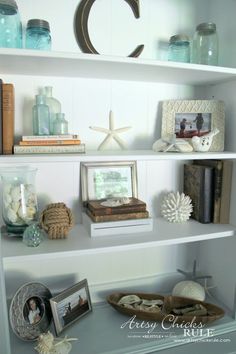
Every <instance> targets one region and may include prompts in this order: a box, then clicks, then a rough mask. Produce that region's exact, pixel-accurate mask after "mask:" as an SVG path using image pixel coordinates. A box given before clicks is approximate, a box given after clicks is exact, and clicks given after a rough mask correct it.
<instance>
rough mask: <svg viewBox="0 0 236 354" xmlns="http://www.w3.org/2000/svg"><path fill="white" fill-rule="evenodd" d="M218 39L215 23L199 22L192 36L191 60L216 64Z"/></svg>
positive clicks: (196, 62)
mask: <svg viewBox="0 0 236 354" xmlns="http://www.w3.org/2000/svg"><path fill="white" fill-rule="evenodd" d="M218 52H219V41H218V35H217V32H216V25H215V23H212V22H208V23H201V24H200V25H198V26H197V28H196V32H195V35H194V38H193V46H192V55H191V62H192V63H195V64H205V65H218Z"/></svg>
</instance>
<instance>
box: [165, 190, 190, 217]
mask: <svg viewBox="0 0 236 354" xmlns="http://www.w3.org/2000/svg"><path fill="white" fill-rule="evenodd" d="M192 211H193V207H192V200H191V199H190V197H189V196H187V195H185V194H184V193H181V194H180V193H179V192H177V193H168V194H167V195H165V197H164V199H163V201H162V204H161V215H162V216H163V217H164V218H165V219H167V220H168V221H169V222H176V223H182V222H185V221H187V220H188V219H189V218H190V215H191V213H192Z"/></svg>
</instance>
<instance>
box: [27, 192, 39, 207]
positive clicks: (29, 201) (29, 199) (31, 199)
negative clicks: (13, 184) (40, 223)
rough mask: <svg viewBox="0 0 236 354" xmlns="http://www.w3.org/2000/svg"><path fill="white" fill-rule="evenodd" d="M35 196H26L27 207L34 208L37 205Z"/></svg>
mask: <svg viewBox="0 0 236 354" xmlns="http://www.w3.org/2000/svg"><path fill="white" fill-rule="evenodd" d="M36 200H37V199H36V194H35V193H30V194H27V195H26V204H27V205H28V206H32V205H33V206H35V205H36V204H37V202H36Z"/></svg>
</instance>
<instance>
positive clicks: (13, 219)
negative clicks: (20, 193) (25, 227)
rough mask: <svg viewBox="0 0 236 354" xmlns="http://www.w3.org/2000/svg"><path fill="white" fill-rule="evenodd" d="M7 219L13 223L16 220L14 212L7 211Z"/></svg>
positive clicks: (11, 210)
mask: <svg viewBox="0 0 236 354" xmlns="http://www.w3.org/2000/svg"><path fill="white" fill-rule="evenodd" d="M7 218H8V220H9V221H10V222H12V223H15V222H16V221H17V219H18V217H17V214H16V212H15V211H14V210H13V209H11V208H9V209H8V210H7Z"/></svg>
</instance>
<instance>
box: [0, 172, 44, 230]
mask: <svg viewBox="0 0 236 354" xmlns="http://www.w3.org/2000/svg"><path fill="white" fill-rule="evenodd" d="M36 171H37V169H35V168H30V167H28V166H22V167H12V168H11V167H8V168H1V169H0V175H1V179H2V189H3V193H2V195H3V203H2V214H3V220H4V222H5V224H6V227H7V231H8V232H9V233H13V234H22V233H23V232H24V230H25V228H26V227H27V226H28V225H30V224H31V223H33V222H35V221H36V219H37V212H38V206H37V197H36V191H35V175H36Z"/></svg>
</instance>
